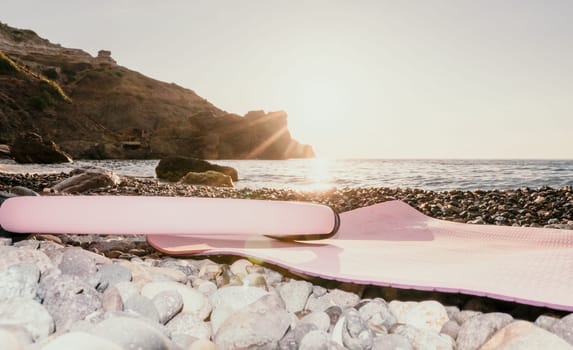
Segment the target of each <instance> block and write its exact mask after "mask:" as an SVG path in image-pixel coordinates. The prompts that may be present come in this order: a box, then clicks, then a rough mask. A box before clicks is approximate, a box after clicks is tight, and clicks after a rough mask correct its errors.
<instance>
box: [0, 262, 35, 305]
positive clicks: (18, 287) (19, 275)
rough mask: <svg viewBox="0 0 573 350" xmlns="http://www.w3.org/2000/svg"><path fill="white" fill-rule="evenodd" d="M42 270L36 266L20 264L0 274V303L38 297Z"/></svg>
mask: <svg viewBox="0 0 573 350" xmlns="http://www.w3.org/2000/svg"><path fill="white" fill-rule="evenodd" d="M39 280H40V269H38V267H37V266H36V265H34V264H30V263H19V264H15V265H12V266H10V267H8V269H6V270H5V271H2V272H0V301H2V300H7V299H12V298H29V299H33V298H35V297H36V294H37V292H38V281H39Z"/></svg>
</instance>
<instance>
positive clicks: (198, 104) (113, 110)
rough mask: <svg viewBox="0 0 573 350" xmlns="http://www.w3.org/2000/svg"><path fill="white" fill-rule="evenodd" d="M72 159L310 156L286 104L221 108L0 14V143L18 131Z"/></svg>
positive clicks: (107, 55)
mask: <svg viewBox="0 0 573 350" xmlns="http://www.w3.org/2000/svg"><path fill="white" fill-rule="evenodd" d="M30 131H31V132H35V133H37V134H39V135H41V136H43V137H44V138H45V139H50V140H53V141H55V142H57V143H58V144H59V145H60V146H61V148H62V149H63V150H65V151H66V152H68V153H69V154H71V155H72V156H73V157H75V158H87V159H102V158H114V159H122V158H131V159H135V158H162V157H165V156H169V155H180V156H187V157H196V158H209V159H230V158H233V159H255V158H259V159H285V158H303V157H313V156H314V152H313V150H312V147H311V146H309V145H301V144H299V143H298V142H297V141H295V140H293V139H292V138H291V136H290V133H289V131H288V128H287V115H286V113H285V112H282V111H279V112H271V113H265V112H263V111H254V112H249V113H248V114H247V115H245V116H238V115H236V114H231V113H227V112H225V111H223V110H221V109H219V108H217V107H215V106H214V105H213V104H211V103H209V102H208V101H207V100H205V99H204V98H202V97H200V96H199V95H197V94H196V93H195V92H194V91H192V90H189V89H186V88H183V87H180V86H177V85H175V84H168V83H164V82H161V81H157V80H154V79H151V78H149V77H146V76H144V75H142V74H140V73H138V72H135V71H132V70H129V69H128V68H125V67H122V66H120V65H118V64H117V63H116V62H115V60H114V59H113V58H112V56H111V52H109V51H104V50H102V51H100V52H99V53H98V55H97V56H96V57H93V56H91V55H90V54H88V53H87V52H84V51H82V50H78V49H69V48H65V47H62V46H61V45H58V44H53V43H51V42H49V41H48V40H46V39H43V38H41V37H39V36H38V35H37V34H36V33H34V32H32V31H30V30H21V29H15V28H12V27H9V26H8V25H5V24H1V23H0V144H12V143H13V142H14V140H15V139H16V137H17V135H18V134H20V133H22V132H30Z"/></svg>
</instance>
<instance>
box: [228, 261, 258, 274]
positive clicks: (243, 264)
mask: <svg viewBox="0 0 573 350" xmlns="http://www.w3.org/2000/svg"><path fill="white" fill-rule="evenodd" d="M250 266H253V263H252V262H250V261H249V260H247V259H239V260H237V261H235V262H233V263H232V264H231V266H229V268H230V269H231V272H232V273H233V274H234V275H236V276H239V277H244V276H246V275H248V274H249V273H248V272H247V268H248V267H250Z"/></svg>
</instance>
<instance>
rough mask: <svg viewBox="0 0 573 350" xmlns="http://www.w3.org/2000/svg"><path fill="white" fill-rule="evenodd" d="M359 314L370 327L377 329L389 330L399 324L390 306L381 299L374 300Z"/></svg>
mask: <svg viewBox="0 0 573 350" xmlns="http://www.w3.org/2000/svg"><path fill="white" fill-rule="evenodd" d="M358 313H359V314H360V317H362V319H363V320H364V321H366V322H367V323H368V325H369V326H370V327H372V328H375V329H388V328H390V327H391V326H392V325H393V324H394V323H396V322H397V320H396V316H394V314H393V313H392V312H391V311H390V309H389V308H388V304H387V303H386V302H385V301H383V300H381V299H374V300H372V301H370V302H368V303H366V304H364V305H362V307H361V308H360V309H359V310H358Z"/></svg>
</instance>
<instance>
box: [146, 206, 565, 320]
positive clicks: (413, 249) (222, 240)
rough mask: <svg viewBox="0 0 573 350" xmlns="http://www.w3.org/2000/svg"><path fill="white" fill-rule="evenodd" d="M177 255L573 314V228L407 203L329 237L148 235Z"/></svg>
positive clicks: (361, 218)
mask: <svg viewBox="0 0 573 350" xmlns="http://www.w3.org/2000/svg"><path fill="white" fill-rule="evenodd" d="M148 242H149V243H150V244H151V245H152V246H154V247H155V248H156V249H158V250H160V251H162V252H164V253H167V254H171V255H189V254H204V255H211V254H232V255H240V256H246V257H252V258H256V259H260V260H262V261H264V262H268V263H271V264H275V265H278V266H281V267H284V268H287V269H289V270H291V271H293V272H299V273H304V274H307V275H311V276H319V277H322V278H326V279H333V280H339V281H348V282H355V283H363V284H374V285H382V286H391V287H396V288H413V289H418V290H437V291H442V292H461V293H466V294H471V295H479V296H488V297H492V298H496V299H502V300H508V301H518V302H521V303H525V304H530V305H537V306H547V307H551V308H554V309H561V310H569V311H573V231H572V230H553V229H540V228H521V227H503V226H490V225H470V224H459V223H453V222H447V221H442V220H436V219H432V218H429V217H427V216H425V215H423V214H422V213H420V212H418V211H417V210H415V209H414V208H412V207H410V206H408V205H407V204H405V203H403V202H400V201H392V202H386V203H381V204H377V205H373V206H370V207H366V208H361V209H356V210H353V211H350V212H346V213H343V214H341V226H340V230H339V231H338V234H337V235H336V236H335V237H333V238H331V239H328V240H322V241H312V242H281V241H276V240H272V239H268V238H265V237H261V236H241V237H237V236H234V237H216V236H213V235H209V236H203V237H197V236H194V237H185V236H164V235H157V236H148Z"/></svg>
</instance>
